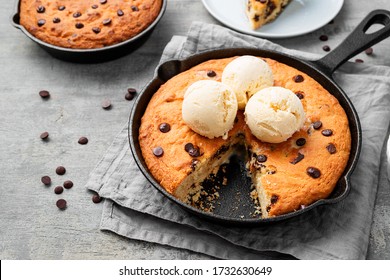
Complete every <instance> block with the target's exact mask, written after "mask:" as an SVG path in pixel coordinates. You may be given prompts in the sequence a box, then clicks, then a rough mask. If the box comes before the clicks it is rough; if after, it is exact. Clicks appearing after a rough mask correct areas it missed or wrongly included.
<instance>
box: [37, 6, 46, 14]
mask: <svg viewBox="0 0 390 280" xmlns="http://www.w3.org/2000/svg"><path fill="white" fill-rule="evenodd" d="M45 10H46V9H45V7H44V6H42V5H39V6H38V7H37V12H38V13H40V14H42V13H44V12H45Z"/></svg>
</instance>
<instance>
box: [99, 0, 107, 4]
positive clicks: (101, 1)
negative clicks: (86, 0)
mask: <svg viewBox="0 0 390 280" xmlns="http://www.w3.org/2000/svg"><path fill="white" fill-rule="evenodd" d="M99 2H100V4H106V3H107V0H100V1H99Z"/></svg>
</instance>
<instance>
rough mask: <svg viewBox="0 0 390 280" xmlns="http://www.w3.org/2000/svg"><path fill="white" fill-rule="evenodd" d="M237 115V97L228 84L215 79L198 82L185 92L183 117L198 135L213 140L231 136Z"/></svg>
mask: <svg viewBox="0 0 390 280" xmlns="http://www.w3.org/2000/svg"><path fill="white" fill-rule="evenodd" d="M236 115H237V99H236V95H235V94H234V92H233V91H232V89H231V88H229V87H228V86H227V85H224V84H222V83H220V82H216V81H212V80H202V81H197V82H195V83H193V84H192V85H190V86H189V87H188V89H187V91H186V92H185V95H184V100H183V105H182V116H183V120H184V122H185V123H186V124H187V125H188V126H189V127H190V128H191V129H192V130H193V131H195V132H196V133H199V134H200V135H202V136H205V137H208V138H210V139H212V138H214V137H220V136H223V137H227V133H228V132H229V130H230V129H232V128H233V125H234V120H235V118H236Z"/></svg>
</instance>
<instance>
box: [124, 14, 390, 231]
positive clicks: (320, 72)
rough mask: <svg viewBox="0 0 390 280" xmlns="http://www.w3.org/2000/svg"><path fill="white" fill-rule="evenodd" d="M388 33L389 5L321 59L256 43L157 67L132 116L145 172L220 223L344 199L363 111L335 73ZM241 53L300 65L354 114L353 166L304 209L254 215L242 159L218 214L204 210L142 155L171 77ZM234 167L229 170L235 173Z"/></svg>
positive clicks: (133, 141)
mask: <svg viewBox="0 0 390 280" xmlns="http://www.w3.org/2000/svg"><path fill="white" fill-rule="evenodd" d="M373 24H382V25H384V27H383V28H382V29H380V30H378V31H376V32H374V33H371V34H366V31H367V30H368V29H369V27H370V26H372V25H373ZM388 36H390V12H389V11H386V10H375V11H373V12H371V13H370V14H369V15H368V16H367V17H366V18H365V19H364V20H363V21H362V22H361V23H360V24H359V25H358V26H357V27H356V29H355V30H354V31H353V32H352V33H351V34H350V35H349V36H348V37H347V38H346V39H345V41H344V42H342V43H341V44H340V46H338V47H337V48H336V49H334V50H333V51H332V52H331V53H329V54H328V55H326V56H325V57H323V58H321V59H319V60H317V61H305V60H302V59H298V58H294V57H292V56H290V55H287V54H283V53H279V52H274V51H268V50H261V49H253V48H232V49H220V50H213V51H208V52H204V53H200V54H196V55H194V56H191V57H188V58H186V59H184V60H172V61H168V62H165V63H163V64H161V65H160V66H159V67H158V68H157V69H156V72H155V77H154V79H153V80H152V81H151V82H150V83H149V84H148V85H147V86H146V87H145V88H144V90H143V91H142V93H141V94H140V95H139V96H138V98H137V100H136V102H135V104H134V107H133V109H132V112H131V115H130V121H129V141H130V147H131V151H132V153H133V156H134V158H135V161H136V163H137V164H138V166H139V168H140V170H141V171H142V173H143V174H144V175H145V177H146V178H147V179H148V180H149V182H150V183H151V184H152V185H153V186H154V187H155V188H157V189H158V190H159V191H160V192H162V193H163V194H164V195H165V196H167V197H168V198H170V199H171V200H172V201H174V202H176V203H177V204H179V205H181V206H182V207H183V208H185V209H186V210H188V211H190V212H192V213H195V214H197V215H198V216H200V217H204V218H207V219H210V220H212V221H216V222H222V223H230V224H240V225H253V224H261V223H269V222H275V221H280V220H283V219H286V218H291V217H293V216H297V215H299V214H302V213H304V212H306V211H309V210H310V209H313V208H314V207H317V206H319V205H323V204H331V203H336V202H339V201H340V200H342V199H344V198H345V197H346V196H347V195H348V192H349V191H350V188H351V185H350V182H349V177H350V175H351V173H352V171H353V170H354V168H355V166H356V163H357V161H358V158H359V153H360V148H361V141H362V132H361V128H360V122H359V118H358V115H357V113H356V111H355V109H354V107H353V105H352V103H351V101H350V100H349V98H348V96H347V95H346V94H345V93H344V92H343V90H342V89H341V88H340V87H339V86H338V85H337V84H336V83H335V82H334V81H333V79H332V73H333V72H334V71H335V70H336V69H337V67H338V66H340V65H341V64H342V63H344V62H345V61H347V60H348V59H349V58H351V57H353V56H354V55H356V54H358V53H360V52H362V51H364V50H365V49H367V48H368V47H370V46H372V45H374V44H375V43H378V42H379V41H381V40H383V39H385V38H386V37H388ZM237 55H238V56H239V55H254V56H261V57H268V58H271V59H274V60H277V61H279V62H282V63H285V64H287V65H290V66H292V67H295V68H297V69H299V70H301V71H302V72H304V73H306V74H308V75H309V76H311V77H312V78H314V79H315V80H316V81H317V82H319V83H320V84H321V85H322V86H323V87H324V88H326V89H327V90H328V91H329V92H330V93H331V94H333V95H334V96H335V97H336V98H337V99H338V101H339V102H340V104H341V106H342V107H343V108H344V110H345V112H346V114H347V116H348V120H349V125H350V130H351V136H352V146H351V153H350V158H349V161H348V164H347V167H346V168H345V171H344V173H343V175H342V176H341V178H340V179H339V181H338V183H337V185H336V187H335V190H334V191H333V193H332V194H331V195H330V197H328V198H326V199H321V200H319V201H317V202H315V203H313V204H311V205H309V206H307V207H306V208H303V209H301V210H297V211H295V212H292V213H288V214H284V215H281V216H277V217H271V218H267V219H261V218H258V217H252V216H250V215H249V213H250V212H251V209H253V208H252V207H253V205H251V202H250V199H249V185H250V182H248V179H245V178H246V177H245V174H243V172H240V171H237V170H239V169H240V166H239V165H238V164H237V163H234V164H236V166H235V167H233V168H231V169H230V171H231V172H233V173H232V174H231V176H230V178H228V180H230V183H229V184H230V185H232V186H228V187H226V188H221V190H220V191H219V193H220V198H219V202H220V203H221V205H219V204H218V205H216V208H215V210H214V212H213V213H206V212H204V211H201V210H198V209H196V208H193V207H191V206H189V205H187V204H185V203H183V202H181V201H179V200H178V199H177V198H175V197H173V196H172V195H171V194H169V193H168V192H167V191H165V189H164V188H163V187H161V186H160V184H159V183H158V182H157V181H156V180H155V179H154V178H153V176H152V175H151V173H150V172H149V170H148V168H147V166H146V164H145V161H144V159H143V157H142V153H141V148H140V145H139V141H138V133H139V127H140V123H141V118H142V116H143V114H144V112H145V109H146V107H147V105H148V103H149V101H150V99H151V97H152V96H153V94H154V93H155V92H156V91H157V90H158V89H159V87H160V86H161V85H162V84H164V83H165V82H166V81H167V80H169V79H170V78H172V77H173V76H175V75H177V74H179V73H181V72H183V71H186V70H188V69H189V68H191V67H193V66H195V65H198V64H199V63H202V62H204V61H207V60H209V59H219V58H227V57H232V56H237ZM241 171H242V166H241ZM231 172H227V173H229V174H230V173H231ZM234 172H235V173H234ZM237 192H239V194H237ZM252 212H253V211H252Z"/></svg>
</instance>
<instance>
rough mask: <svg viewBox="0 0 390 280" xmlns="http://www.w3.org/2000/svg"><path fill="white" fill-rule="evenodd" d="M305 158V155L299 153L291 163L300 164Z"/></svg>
mask: <svg viewBox="0 0 390 280" xmlns="http://www.w3.org/2000/svg"><path fill="white" fill-rule="evenodd" d="M304 158H305V155H303V154H301V153H298V155H297V157H296V158H294V159H293V160H292V161H290V163H291V164H297V163H298V162H300V161H301V160H303V159H304Z"/></svg>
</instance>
